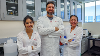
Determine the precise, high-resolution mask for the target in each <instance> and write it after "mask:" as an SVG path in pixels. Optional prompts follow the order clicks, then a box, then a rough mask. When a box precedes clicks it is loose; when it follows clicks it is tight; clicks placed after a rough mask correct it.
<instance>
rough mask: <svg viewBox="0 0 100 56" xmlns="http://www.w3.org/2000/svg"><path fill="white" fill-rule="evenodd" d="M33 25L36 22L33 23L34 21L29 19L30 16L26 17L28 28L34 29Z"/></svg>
mask: <svg viewBox="0 0 100 56" xmlns="http://www.w3.org/2000/svg"><path fill="white" fill-rule="evenodd" d="M33 25H34V23H33V21H32V20H31V19H29V18H28V19H26V22H25V27H26V29H28V30H30V29H32V28H33Z"/></svg>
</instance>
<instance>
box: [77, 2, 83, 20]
mask: <svg viewBox="0 0 100 56" xmlns="http://www.w3.org/2000/svg"><path fill="white" fill-rule="evenodd" d="M77 17H78V20H82V6H81V5H80V4H77Z"/></svg>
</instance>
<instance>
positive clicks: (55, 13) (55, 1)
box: [52, 0, 57, 16]
mask: <svg viewBox="0 0 100 56" xmlns="http://www.w3.org/2000/svg"><path fill="white" fill-rule="evenodd" d="M52 1H54V3H55V12H54V15H55V16H57V0H52Z"/></svg>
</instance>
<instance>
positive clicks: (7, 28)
mask: <svg viewBox="0 0 100 56" xmlns="http://www.w3.org/2000/svg"><path fill="white" fill-rule="evenodd" d="M36 24H37V23H36V22H35V26H34V29H35V30H37V29H36V27H37V25H36ZM64 25H65V26H68V25H69V22H64ZM78 25H79V26H82V23H79V24H78ZM23 29H24V25H23V21H0V38H7V37H16V35H17V34H18V33H19V32H20V31H22V30H23Z"/></svg>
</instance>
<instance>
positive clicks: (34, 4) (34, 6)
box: [23, 0, 40, 21]
mask: <svg viewBox="0 0 100 56" xmlns="http://www.w3.org/2000/svg"><path fill="white" fill-rule="evenodd" d="M39 6H40V0H23V17H25V16H26V15H29V16H31V17H33V19H34V20H35V21H36V19H37V17H38V11H39V9H38V7H39Z"/></svg>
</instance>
